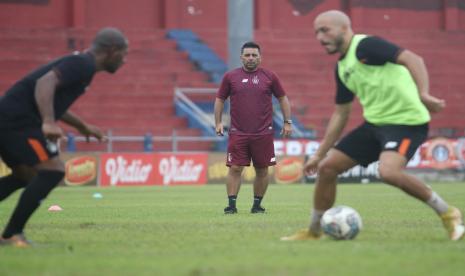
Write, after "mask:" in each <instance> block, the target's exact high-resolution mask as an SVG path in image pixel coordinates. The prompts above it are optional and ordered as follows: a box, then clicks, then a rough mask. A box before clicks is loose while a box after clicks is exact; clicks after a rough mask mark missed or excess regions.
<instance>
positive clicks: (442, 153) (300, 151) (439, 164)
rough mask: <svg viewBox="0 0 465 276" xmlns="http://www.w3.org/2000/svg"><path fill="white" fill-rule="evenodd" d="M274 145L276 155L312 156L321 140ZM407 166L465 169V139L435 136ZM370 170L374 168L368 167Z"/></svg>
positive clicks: (362, 169) (277, 143)
mask: <svg viewBox="0 0 465 276" xmlns="http://www.w3.org/2000/svg"><path fill="white" fill-rule="evenodd" d="M274 146H275V153H276V156H302V155H303V156H311V155H312V154H314V153H315V152H316V150H317V149H318V147H319V146H320V142H318V141H312V140H304V139H301V140H276V141H275V143H274ZM375 166H377V165H375ZM407 167H408V168H411V169H435V170H444V169H459V170H460V169H464V168H465V139H464V138H461V139H458V140H457V139H447V138H435V139H430V140H427V141H426V142H425V143H423V144H422V145H421V146H420V147H419V148H418V150H417V152H416V153H415V155H414V156H413V157H412V159H411V160H410V161H409V163H408V165H407ZM355 170H356V171H357V172H358V171H360V172H361V174H364V171H365V170H366V169H364V168H356V169H355ZM368 171H372V170H371V169H368ZM354 174H356V173H354Z"/></svg>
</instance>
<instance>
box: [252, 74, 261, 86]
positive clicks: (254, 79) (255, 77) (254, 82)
mask: <svg viewBox="0 0 465 276" xmlns="http://www.w3.org/2000/svg"><path fill="white" fill-rule="evenodd" d="M259 82H260V80H259V79H258V76H257V75H255V76H254V77H253V79H252V83H253V84H258V83H259Z"/></svg>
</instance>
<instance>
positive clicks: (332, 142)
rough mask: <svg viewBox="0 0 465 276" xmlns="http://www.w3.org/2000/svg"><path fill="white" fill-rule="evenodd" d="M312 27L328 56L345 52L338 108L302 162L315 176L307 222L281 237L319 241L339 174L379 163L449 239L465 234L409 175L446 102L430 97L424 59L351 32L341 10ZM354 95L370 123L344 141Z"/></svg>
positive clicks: (454, 213) (453, 215)
mask: <svg viewBox="0 0 465 276" xmlns="http://www.w3.org/2000/svg"><path fill="white" fill-rule="evenodd" d="M314 29H315V34H316V38H317V40H318V41H319V42H320V44H321V45H322V46H323V47H324V48H325V49H326V52H327V53H328V54H336V53H339V54H340V58H339V61H338V62H337V66H336V83H337V93H336V100H335V101H336V108H335V111H334V113H333V115H332V117H331V120H330V122H329V125H328V127H327V129H326V133H325V136H324V138H323V141H322V142H321V145H320V147H319V149H318V150H317V152H316V153H315V154H314V155H313V156H311V157H310V158H309V160H308V161H307V162H306V164H305V166H304V171H305V172H306V173H307V174H311V173H315V172H316V173H317V175H318V176H317V179H316V186H315V193H314V203H313V204H314V205H313V210H312V215H311V222H310V226H309V228H307V229H304V230H301V231H299V232H297V233H296V234H294V235H292V236H288V237H283V238H282V240H312V239H318V238H320V237H321V234H322V231H321V227H320V219H321V217H322V215H323V213H324V212H325V211H326V210H327V209H329V208H331V207H332V206H333V204H334V201H335V198H336V184H337V177H338V175H339V174H340V173H343V172H344V171H346V170H348V169H350V168H352V167H354V166H356V165H358V164H360V165H362V166H368V165H369V164H370V163H372V162H375V161H378V160H379V175H380V177H381V179H382V180H383V181H384V182H386V183H388V184H390V185H393V186H395V187H397V188H399V189H401V190H403V191H404V192H405V193H407V194H409V195H410V196H412V197H414V198H417V199H419V200H421V201H423V202H425V203H426V204H427V205H429V206H430V207H431V208H432V209H433V210H435V211H436V213H437V214H438V215H439V216H440V218H441V219H442V222H443V224H444V227H445V228H446V230H447V232H448V234H449V238H450V239H451V240H459V239H461V238H462V237H463V236H464V232H465V227H464V225H463V220H462V214H461V212H460V210H459V209H457V208H456V207H453V206H451V205H449V204H448V203H447V202H446V201H445V200H444V199H442V198H441V197H440V196H439V195H438V194H437V193H436V192H434V191H432V190H431V188H430V187H428V186H427V185H425V184H424V183H423V182H422V181H420V180H419V179H417V178H416V177H414V176H412V175H409V174H407V173H406V172H405V167H406V165H407V162H408V161H409V160H410V158H412V156H413V155H414V154H415V151H416V150H417V148H418V147H419V146H420V145H421V144H422V143H423V142H424V141H425V139H426V138H427V136H428V123H429V121H430V119H431V117H430V112H431V113H435V112H439V111H441V110H442V109H443V108H444V107H445V101H444V100H441V99H438V98H436V97H433V96H431V95H430V94H429V79H428V72H427V70H426V66H425V64H424V62H423V59H422V58H421V57H420V56H418V55H416V54H415V53H413V52H411V51H409V50H407V49H402V48H400V47H399V46H397V45H395V44H392V43H390V42H388V41H386V40H384V39H382V38H379V37H375V36H368V35H362V34H354V33H353V31H352V29H351V24H350V19H349V17H348V16H347V15H346V14H344V13H342V12H340V11H335V10H332V11H327V12H323V13H321V14H319V15H318V16H317V18H316V19H315V21H314ZM355 96H357V98H358V99H359V101H360V103H361V105H362V107H363V116H364V118H365V122H364V123H363V124H362V125H361V126H359V127H357V128H356V129H354V130H352V131H351V132H350V133H349V134H348V135H346V136H345V137H343V138H342V139H341V140H339V137H340V135H341V133H342V131H343V129H344V127H345V125H346V124H347V121H348V118H349V115H350V113H351V106H352V101H353V99H354V97H355ZM338 140H339V141H338ZM336 142H337V144H336Z"/></svg>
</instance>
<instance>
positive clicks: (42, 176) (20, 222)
mask: <svg viewBox="0 0 465 276" xmlns="http://www.w3.org/2000/svg"><path fill="white" fill-rule="evenodd" d="M64 175H65V173H64V172H61V171H52V170H39V172H38V173H37V175H36V176H35V177H34V178H33V179H32V181H31V182H30V183H29V184H28V185H27V186H26V189H24V192H23V193H22V194H21V197H20V198H19V201H18V204H17V205H16V208H15V210H14V211H13V214H12V215H11V218H10V221H9V222H8V225H7V226H6V228H5V231H4V232H3V235H2V236H3V238H10V237H11V236H13V235H15V234H20V233H22V232H23V229H24V226H25V225H26V222H27V221H28V219H29V218H30V217H31V215H32V213H34V211H35V210H36V209H37V208H38V207H39V205H40V203H41V202H42V200H44V199H45V197H47V195H48V194H49V193H50V192H51V191H52V190H53V188H55V187H56V186H57V185H58V183H60V181H61V180H62V179H63V176H64Z"/></svg>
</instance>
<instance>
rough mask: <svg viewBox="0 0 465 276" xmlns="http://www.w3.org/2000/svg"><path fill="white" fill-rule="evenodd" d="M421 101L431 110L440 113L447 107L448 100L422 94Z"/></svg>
mask: <svg viewBox="0 0 465 276" xmlns="http://www.w3.org/2000/svg"><path fill="white" fill-rule="evenodd" d="M421 101H422V102H423V104H424V105H425V106H426V108H427V109H428V111H429V112H431V113H438V112H440V111H441V110H443V109H444V108H445V107H446V101H445V100H443V99H438V98H436V97H434V96H431V95H429V94H425V95H422V97H421Z"/></svg>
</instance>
